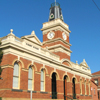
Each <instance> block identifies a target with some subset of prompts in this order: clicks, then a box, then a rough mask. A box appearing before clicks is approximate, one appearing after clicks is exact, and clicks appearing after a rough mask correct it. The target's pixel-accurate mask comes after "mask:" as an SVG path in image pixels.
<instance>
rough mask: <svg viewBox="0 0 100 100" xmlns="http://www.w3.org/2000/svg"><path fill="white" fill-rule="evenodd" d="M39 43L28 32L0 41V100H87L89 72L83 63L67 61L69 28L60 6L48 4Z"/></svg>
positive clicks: (6, 37)
mask: <svg viewBox="0 0 100 100" xmlns="http://www.w3.org/2000/svg"><path fill="white" fill-rule="evenodd" d="M41 30H42V33H43V42H42V43H41V42H40V40H39V39H38V38H37V36H36V35H35V32H34V31H32V33H31V34H30V35H27V36H23V37H21V38H18V37H16V36H15V35H14V34H13V30H12V29H11V30H10V33H9V34H8V35H7V36H5V37H2V38H0V39H1V41H2V45H1V47H0V48H3V53H4V55H3V59H2V63H1V66H2V69H3V71H2V74H1V77H2V78H3V79H2V80H0V97H2V100H13V99H15V100H18V99H20V100H30V91H32V98H33V99H34V100H35V99H38V100H44V99H49V100H51V99H59V100H64V99H66V100H68V99H69V100H70V99H71V98H73V99H76V98H77V99H79V100H91V99H92V96H91V87H92V83H91V76H92V75H91V70H90V68H89V67H88V65H87V63H86V61H85V60H83V62H82V63H80V64H78V63H77V62H76V63H73V62H71V61H70V57H71V52H72V51H71V50H70V46H71V44H70V42H69V34H70V32H71V31H70V30H69V26H68V25H67V24H66V23H64V20H63V15H62V12H61V8H60V5H59V4H58V3H53V4H51V8H50V16H49V21H48V22H46V23H43V27H42V29H41Z"/></svg>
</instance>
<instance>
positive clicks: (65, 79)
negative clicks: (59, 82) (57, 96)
mask: <svg viewBox="0 0 100 100" xmlns="http://www.w3.org/2000/svg"><path fill="white" fill-rule="evenodd" d="M66 96H67V75H65V76H64V100H67V97H66Z"/></svg>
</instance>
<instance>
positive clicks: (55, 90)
mask: <svg viewBox="0 0 100 100" xmlns="http://www.w3.org/2000/svg"><path fill="white" fill-rule="evenodd" d="M52 99H57V85H56V73H55V72H54V73H53V74H52Z"/></svg>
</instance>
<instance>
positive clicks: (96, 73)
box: [92, 71, 100, 75]
mask: <svg viewBox="0 0 100 100" xmlns="http://www.w3.org/2000/svg"><path fill="white" fill-rule="evenodd" d="M98 74H100V71H97V72H95V73H92V75H98Z"/></svg>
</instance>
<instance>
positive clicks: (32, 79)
mask: <svg viewBox="0 0 100 100" xmlns="http://www.w3.org/2000/svg"><path fill="white" fill-rule="evenodd" d="M29 68H31V69H32V78H29ZM29 68H28V90H34V84H33V83H34V69H33V67H32V66H31V65H30V66H29ZM29 80H31V81H32V89H29Z"/></svg>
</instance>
